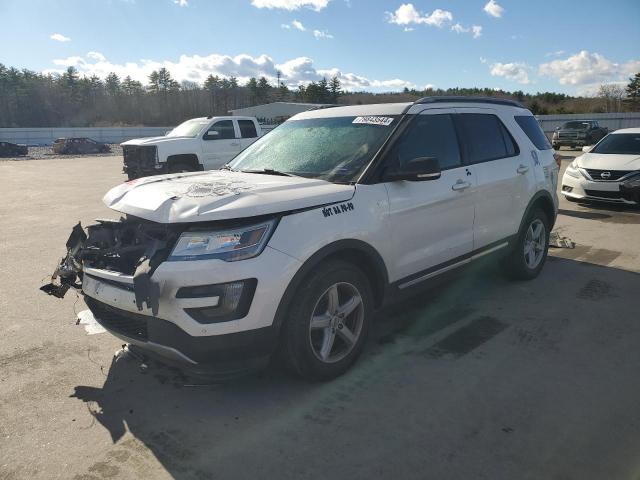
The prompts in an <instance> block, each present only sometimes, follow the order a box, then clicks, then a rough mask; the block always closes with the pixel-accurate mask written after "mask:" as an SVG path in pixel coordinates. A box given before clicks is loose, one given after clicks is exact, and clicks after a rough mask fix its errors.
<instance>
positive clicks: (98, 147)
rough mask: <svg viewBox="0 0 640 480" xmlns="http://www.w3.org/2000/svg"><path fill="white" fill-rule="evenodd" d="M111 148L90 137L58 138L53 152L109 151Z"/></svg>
mask: <svg viewBox="0 0 640 480" xmlns="http://www.w3.org/2000/svg"><path fill="white" fill-rule="evenodd" d="M110 151H111V148H110V147H109V145H106V144H104V143H100V142H96V141H95V140H92V139H90V138H83V137H80V138H58V139H56V140H55V141H54V142H53V152H54V153H58V154H61V155H71V154H86V153H109V152H110Z"/></svg>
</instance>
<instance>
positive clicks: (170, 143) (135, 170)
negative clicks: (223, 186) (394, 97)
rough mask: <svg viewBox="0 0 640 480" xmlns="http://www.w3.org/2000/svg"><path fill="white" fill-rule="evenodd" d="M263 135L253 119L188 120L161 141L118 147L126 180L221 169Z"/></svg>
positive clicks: (138, 140)
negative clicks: (120, 149) (127, 178)
mask: <svg viewBox="0 0 640 480" xmlns="http://www.w3.org/2000/svg"><path fill="white" fill-rule="evenodd" d="M262 135H263V131H262V128H261V127H260V124H259V123H258V121H257V120H256V119H255V118H254V117H202V118H194V119H191V120H187V121H186V122H184V123H182V124H180V125H178V126H177V127H176V128H174V129H173V130H171V131H170V132H168V133H167V134H166V135H165V136H164V137H150V138H136V139H133V140H129V141H127V142H124V143H122V144H121V146H122V154H123V156H124V167H123V172H124V173H125V174H127V176H128V177H129V180H133V179H135V178H140V177H148V176H151V175H160V174H164V173H179V172H195V171H198V170H214V169H218V168H220V167H222V166H223V165H224V164H226V163H227V162H228V161H229V160H231V159H232V158H233V157H235V156H236V155H237V154H238V153H240V152H241V151H242V150H244V149H245V148H246V147H248V146H249V145H251V144H252V143H253V142H255V141H256V140H257V139H258V138H259V137H261V136H262Z"/></svg>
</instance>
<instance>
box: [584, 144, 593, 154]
mask: <svg viewBox="0 0 640 480" xmlns="http://www.w3.org/2000/svg"><path fill="white" fill-rule="evenodd" d="M592 148H593V145H585V146H584V147H582V151H583V152H584V153H589V152H590V151H591V149H592Z"/></svg>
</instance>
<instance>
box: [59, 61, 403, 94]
mask: <svg viewBox="0 0 640 480" xmlns="http://www.w3.org/2000/svg"><path fill="white" fill-rule="evenodd" d="M53 63H54V64H55V65H57V66H58V67H70V66H72V67H75V68H77V69H78V71H79V72H80V74H81V75H87V76H91V75H97V76H98V77H101V78H104V77H106V76H107V75H108V74H109V73H110V72H114V73H116V74H117V75H118V76H119V77H120V78H124V77H126V76H127V75H129V76H131V78H133V79H134V80H138V81H140V82H142V83H143V84H147V83H148V77H149V74H150V73H151V72H152V71H154V70H158V69H160V68H162V67H164V68H166V69H167V70H169V72H170V73H171V76H172V77H173V78H174V79H175V80H177V81H178V82H182V81H185V80H186V81H189V82H198V83H203V82H204V80H205V79H206V78H207V76H208V75H219V76H222V77H227V78H228V77H231V76H234V77H237V78H238V80H239V81H240V83H245V82H247V80H249V78H250V77H261V76H264V77H266V78H267V79H269V80H270V81H271V83H272V84H275V81H276V76H277V73H276V72H277V71H278V70H279V71H281V72H282V76H283V81H284V82H285V83H286V84H287V85H289V86H290V87H295V86H297V85H301V84H307V83H309V82H311V81H318V80H321V79H322V78H323V77H326V78H327V79H328V78H331V77H334V76H335V77H338V78H339V79H340V81H341V82H342V87H343V88H344V89H345V90H349V91H353V90H365V89H366V90H378V91H380V90H385V91H391V90H402V89H403V88H405V87H407V88H415V84H413V83H411V82H408V81H406V80H402V79H398V78H393V79H383V80H377V79H370V78H367V77H365V76H363V75H357V74H355V73H346V72H343V71H341V70H340V69H338V68H316V66H315V65H314V62H313V60H312V59H311V58H308V57H298V58H293V59H291V60H288V61H286V62H284V63H280V64H276V62H275V61H274V60H273V59H272V58H271V57H270V56H268V55H260V56H257V57H252V56H251V55H244V54H243V55H236V56H229V55H220V54H211V55H207V56H200V55H181V56H180V58H179V59H178V60H177V61H175V62H172V61H170V60H164V61H155V60H140V61H139V62H127V63H112V62H110V61H109V60H108V59H106V58H105V57H104V55H102V54H100V53H99V52H89V53H88V54H87V55H85V56H84V57H80V56H72V57H68V58H63V59H57V60H54V61H53ZM62 71H63V70H61V69H53V70H49V71H48V72H50V73H62Z"/></svg>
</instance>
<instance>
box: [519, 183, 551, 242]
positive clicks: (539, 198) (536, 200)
mask: <svg viewBox="0 0 640 480" xmlns="http://www.w3.org/2000/svg"><path fill="white" fill-rule="evenodd" d="M540 203H543V205H544V206H543V207H542V208H543V210H544V211H545V213H547V214H550V213H551V215H550V217H549V229H550V230H552V229H553V226H554V224H555V223H556V215H557V213H558V212H557V210H556V207H555V204H554V203H553V197H552V196H551V194H550V193H549V192H548V191H547V190H539V191H538V192H536V194H535V195H534V196H533V197H531V200H529V204H528V205H527V208H526V209H525V211H524V215H523V216H522V220H520V227H518V234H517V235H516V237H515V238H516V239H517V238H520V234H521V233H522V229H523V228H524V224H525V221H526V220H527V218H529V214H530V213H531V210H533V208H534V207H535V206H537V205H540ZM549 210H550V211H549Z"/></svg>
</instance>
